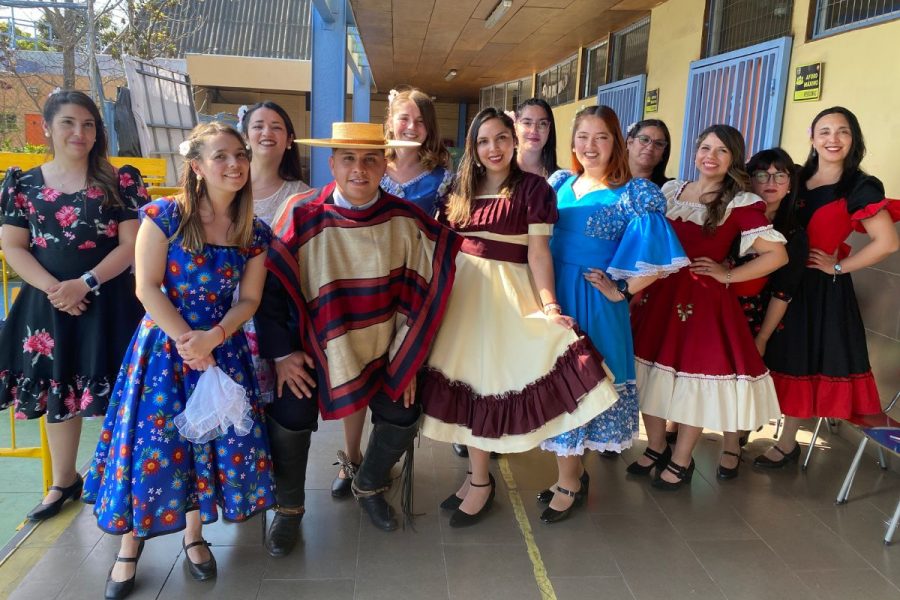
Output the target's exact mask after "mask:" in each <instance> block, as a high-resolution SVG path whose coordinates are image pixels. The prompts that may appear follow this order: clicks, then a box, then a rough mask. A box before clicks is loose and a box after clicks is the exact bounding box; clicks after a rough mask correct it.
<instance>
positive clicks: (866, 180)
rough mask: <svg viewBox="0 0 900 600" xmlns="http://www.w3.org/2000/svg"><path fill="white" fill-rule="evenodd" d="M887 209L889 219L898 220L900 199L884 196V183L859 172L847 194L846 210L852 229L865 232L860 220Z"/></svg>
mask: <svg viewBox="0 0 900 600" xmlns="http://www.w3.org/2000/svg"><path fill="white" fill-rule="evenodd" d="M882 210H887V211H888V214H889V215H890V217H891V220H892V221H894V222H895V223H896V222H897V221H900V200H892V199H890V198H885V197H884V184H882V183H881V181H880V180H879V179H878V178H877V177H872V176H871V175H864V174H862V173H860V175H859V177H858V178H857V180H856V182H855V183H854V185H853V189H852V190H851V191H850V193H849V194H848V195H847V212H849V213H850V222H851V224H852V225H853V229H855V230H856V231H859V232H861V233H865V231H866V228H865V227H864V226H863V224H862V221H864V220H865V219H869V218H871V217H874V216H875V215H876V214H877V213H878V212H880V211H882Z"/></svg>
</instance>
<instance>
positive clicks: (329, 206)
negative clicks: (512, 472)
mask: <svg viewBox="0 0 900 600" xmlns="http://www.w3.org/2000/svg"><path fill="white" fill-rule="evenodd" d="M297 141H298V142H299V143H302V144H308V145H310V146H323V147H328V148H331V149H332V154H331V157H330V159H329V165H330V167H331V172H332V174H333V175H334V182H333V183H330V184H328V185H327V186H325V187H324V188H322V191H321V193H320V194H319V196H318V197H317V198H316V199H314V200H309V199H308V198H309V197H308V195H307V196H296V197H294V198H292V199H289V200H288V206H287V207H286V208H285V209H284V210H283V211H281V216H280V217H279V218H277V220H276V223H275V225H274V227H273V229H274V230H275V233H276V235H277V236H278V238H279V239H278V240H274V241H273V243H272V246H271V248H270V250H269V257H268V260H267V261H266V266H267V267H268V269H269V275H268V278H267V281H266V288H265V292H264V294H263V299H262V303H261V304H260V308H259V310H258V312H257V314H256V317H255V321H256V326H257V332H258V336H259V347H260V355H261V356H263V357H264V358H273V359H275V360H276V372H277V380H278V384H277V389H276V400H275V401H274V402H273V403H272V404H271V405H270V406H269V408H268V423H269V436H270V440H271V450H272V461H273V466H274V472H275V488H276V492H275V493H276V498H277V501H278V505H279V506H278V509H277V511H276V515H275V518H274V520H273V523H272V526H271V528H270V530H269V534H268V536H267V539H266V548H267V549H268V551H269V553H270V554H272V555H273V556H284V555H286V554H288V553H289V552H290V551H291V550H292V549H293V547H294V545H295V544H296V542H297V538H298V534H299V524H300V519H301V517H302V514H303V501H304V492H303V487H304V483H305V477H306V461H307V455H308V452H309V442H310V435H311V433H312V431H314V430H315V429H316V427H317V418H318V415H317V413H318V412H319V411H321V413H322V416H323V418H325V419H340V418H342V417H345V416H347V415H350V414H353V413H354V412H356V411H357V410H359V409H361V408H364V407H366V406H368V407H369V408H370V409H371V410H372V422H373V429H372V433H371V435H370V437H369V444H368V448H367V449H366V451H365V453H364V455H363V460H362V463H361V464H360V466H359V468H358V469H357V471H356V473H355V474H354V477H353V492H354V494H355V495H356V497H357V499H358V501H359V504H360V505H361V506H362V507H363V508H364V509H365V511H366V513H368V515H369V518H370V519H371V521H372V523H373V524H374V525H375V526H376V527H378V528H379V529H382V530H385V531H391V530H393V529H396V528H397V519H396V518H395V516H394V511H393V509H392V508H391V506H390V505H389V504H388V503H387V501H386V500H385V498H384V492H385V491H387V490H388V489H389V488H390V483H391V476H390V473H391V468H392V467H393V466H394V465H395V464H396V463H397V461H398V460H400V457H401V456H402V455H403V453H404V452H407V451H408V453H407V460H406V463H405V465H404V469H403V470H404V475H405V476H404V477H403V479H404V483H405V484H406V485H404V494H403V503H402V504H403V509H404V513H405V514H406V515H407V516H409V515H410V514H411V513H410V510H411V506H410V505H409V502H410V501H411V480H410V477H411V474H412V473H411V470H412V461H411V454H412V441H413V439H414V438H415V435H416V433H417V431H418V418H419V408H418V406H417V405H416V404H415V403H414V402H415V389H416V386H415V382H416V372H417V371H418V369H419V367H420V366H421V365H422V364H423V362H424V360H425V357H426V355H427V353H428V350H429V347H430V345H431V342H432V340H433V339H434V335H435V333H436V332H437V328H438V326H439V324H440V321H441V319H442V318H443V314H444V309H445V306H446V303H447V298H448V296H449V292H450V287H451V285H452V283H453V277H454V275H455V263H454V261H455V256H456V253H457V252H458V250H459V246H460V244H461V238H460V237H459V236H457V235H456V234H454V233H453V232H451V231H450V230H449V229H447V228H445V227H442V226H441V225H439V224H438V223H437V222H436V221H435V220H434V219H432V218H431V217H429V216H427V215H426V214H425V213H424V212H422V211H421V210H420V209H419V208H417V207H416V206H414V205H412V204H411V203H409V202H406V201H404V200H401V199H399V198H396V197H394V196H392V195H390V194H388V193H387V192H385V191H384V190H381V189H380V188H379V184H380V182H381V178H382V176H383V175H384V171H385V167H386V160H385V156H384V150H385V149H386V148H389V147H396V146H418V142H404V141H399V140H390V141H385V139H384V132H383V130H382V126H381V125H378V124H369V123H334V124H333V125H332V137H331V139H323V140H317V139H305V140H297ZM346 463H347V464H346V465H345V468H348V469H349V468H351V467H350V463H349V460H347V461H346Z"/></svg>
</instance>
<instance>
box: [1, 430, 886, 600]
mask: <svg viewBox="0 0 900 600" xmlns="http://www.w3.org/2000/svg"><path fill="white" fill-rule="evenodd" d="M768 436H771V429H769V430H766V431H763V432H762V433H759V434H755V435H754V437H753V441H751V443H750V445H749V446H748V448H747V450H748V455H750V456H753V455H756V454H757V453H759V451H761V450H762V449H763V448H765V447H766V446H767V445H768V441H767V437H768ZM806 439H808V435H807V437H806ZM341 442H342V435H341V434H340V430H339V429H338V425H337V424H333V423H329V424H325V425H323V427H322V431H320V432H319V433H318V434H317V435H316V436H314V442H313V453H312V456H311V460H310V468H309V479H308V489H309V491H308V496H307V505H306V508H307V513H306V517H305V518H304V520H303V528H302V530H303V547H302V549H300V550H299V551H297V552H295V553H294V554H293V555H292V556H290V557H288V558H285V559H280V560H275V559H271V558H269V557H268V556H267V555H266V554H265V552H264V551H263V549H262V547H261V545H260V536H261V531H260V520H259V519H256V520H253V521H251V522H248V523H245V524H242V525H225V524H221V523H217V524H215V525H212V526H210V527H208V528H207V530H206V534H207V537H208V539H209V540H210V541H211V542H212V543H213V551H214V553H215V555H216V558H217V560H218V564H219V576H218V578H217V579H216V580H215V581H213V582H208V583H197V582H195V581H193V580H191V579H190V577H189V576H188V573H187V570H186V568H185V566H184V564H183V556H182V554H181V553H180V543H181V540H180V536H169V537H167V538H160V539H154V540H152V541H150V542H148V544H147V547H146V549H145V551H144V555H143V557H142V558H141V561H140V564H139V566H138V587H137V589H136V590H135V593H134V595H133V596H132V597H133V598H135V599H141V598H159V599H169V598H216V599H217V600H227V599H230V598H235V599H238V598H240V599H242V600H244V599H252V598H260V599H270V598H271V599H276V598H278V599H281V598H314V599H322V600H326V599H335V600H337V599H347V600H352V599H356V600H362V599H366V600H374V599H385V600H387V599H390V600H396V599H404V600H405V599H417V598H422V599H429V600H431V599H441V598H445V599H448V600H450V599H453V600H457V599H459V600H463V599H497V600H500V599H516V600H519V599H522V600H526V599H531V598H535V599H538V598H542V597H543V598H544V599H549V598H558V599H560V600H563V599H567V598H572V599H576V598H577V599H584V598H602V599H608V600H617V599H620V598H621V599H645V598H646V599H648V600H662V599H666V598H673V599H682V598H691V599H704V598H728V599H735V600H737V599H744V598H747V599H751V598H752V599H758V598H766V599H767V600H770V599H778V598H786V599H787V598H790V599H807V598H823V599H832V598H834V599H840V600H855V599H860V600H862V599H865V600H878V599H882V598H884V599H891V600H897V599H898V598H900V544H897V545H895V546H890V547H886V546H884V545H883V543H882V541H881V538H882V536H883V534H884V522H885V521H886V519H887V518H888V517H889V515H890V513H891V512H892V511H893V509H894V506H895V505H896V502H897V499H898V495H900V477H898V476H897V475H896V474H895V473H893V472H889V471H887V472H886V471H881V470H880V469H879V468H878V466H877V464H875V462H874V461H872V460H870V459H866V460H864V464H863V466H862V467H861V469H860V472H859V474H858V476H857V478H856V482H855V484H854V489H853V493H852V495H851V500H850V502H849V503H848V504H846V505H843V506H835V505H834V504H833V500H834V496H835V494H836V492H837V489H838V487H839V485H840V482H841V480H842V478H843V476H844V473H845V471H846V468H847V466H848V465H849V462H850V459H851V457H852V454H853V449H852V448H851V447H850V446H849V445H848V444H847V442H845V441H843V440H842V439H840V438H837V437H829V436H827V435H826V436H825V439H824V440H823V441H822V442H821V444H820V447H819V448H818V449H817V450H816V452H815V454H814V457H813V463H812V465H811V467H810V469H809V471H808V472H806V473H802V472H801V471H800V470H799V468H797V467H796V466H795V467H792V468H789V469H787V470H785V471H783V472H760V471H755V470H754V469H752V468H750V466H749V460H747V461H745V462H744V465H743V468H742V470H741V474H740V477H739V478H738V479H737V480H734V481H729V482H719V481H717V480H716V478H715V465H716V460H717V457H718V452H719V437H718V436H717V435H713V434H707V435H705V436H704V437H703V438H702V440H701V442H700V444H699V446H698V449H697V451H696V453H695V457H696V459H697V473H696V475H695V476H694V481H693V483H692V484H691V485H690V486H689V487H688V488H686V489H683V490H681V491H679V492H677V493H664V492H657V491H655V490H652V489H651V488H650V487H649V486H648V484H647V480H646V479H640V478H638V479H633V478H630V477H628V476H626V474H625V465H626V464H627V463H628V462H630V461H631V460H633V459H634V458H636V456H637V455H638V454H639V452H640V451H642V449H643V447H644V442H638V443H637V445H636V447H635V449H633V450H631V451H629V452H627V453H626V454H625V455H624V456H623V457H621V458H618V459H615V460H610V459H604V458H601V457H599V456H597V455H596V454H591V455H590V456H589V457H588V459H587V467H588V470H589V471H590V474H591V477H592V484H591V492H590V499H589V503H588V505H587V507H586V508H585V509H582V510H580V511H578V512H577V513H575V514H574V516H573V517H572V518H571V519H569V520H568V521H566V522H563V523H559V524H557V525H554V526H548V525H544V524H543V523H541V522H540V521H539V520H538V514H539V511H540V507H539V506H537V505H536V503H535V501H534V494H535V492H536V491H537V490H539V489H541V488H542V487H544V486H546V485H547V484H549V483H551V482H552V481H553V479H554V460H553V457H552V456H549V455H546V454H543V453H541V452H537V451H534V452H530V453H527V454H523V455H515V456H509V457H508V461H509V466H510V470H511V473H512V476H513V479H514V486H515V489H514V490H513V491H512V494H513V496H512V497H513V498H514V497H515V494H516V493H518V494H519V495H520V497H521V498H522V500H523V502H524V507H525V513H526V516H527V522H528V525H529V526H530V529H531V530H532V531H533V540H534V546H535V547H536V548H537V550H538V552H537V554H539V557H538V556H537V554H535V553H532V556H529V552H528V545H527V544H526V538H525V537H524V536H523V529H522V527H521V524H520V523H519V522H518V521H517V520H516V518H515V512H514V510H513V506H512V504H511V495H510V494H511V491H510V488H509V487H508V486H507V485H506V483H505V481H504V478H503V477H502V474H501V468H500V466H501V465H500V464H496V465H495V466H494V476H495V477H496V478H497V481H498V489H497V500H496V503H495V507H494V509H493V510H492V511H491V513H490V515H489V517H488V518H487V519H486V520H485V521H484V522H482V523H481V524H479V525H478V526H476V527H473V528H470V529H466V530H453V529H450V528H449V527H448V526H447V515H445V514H441V512H440V511H439V510H438V509H437V504H438V502H439V501H440V500H441V499H442V498H443V497H444V496H446V495H447V494H449V493H451V492H452V491H453V490H454V489H455V485H456V484H457V483H458V481H459V479H460V478H461V476H462V474H463V472H464V467H465V463H464V462H463V461H462V460H461V459H458V458H456V457H455V456H453V455H452V453H451V452H450V449H449V448H448V447H447V446H445V445H440V444H431V443H429V442H427V441H423V443H422V445H421V447H420V448H419V449H418V451H417V453H416V507H417V509H418V510H420V511H423V512H424V513H425V514H423V515H422V516H421V517H419V518H418V519H417V522H416V530H415V531H411V530H406V531H398V532H394V533H383V532H381V531H377V530H375V529H374V528H373V527H372V526H371V525H370V524H369V522H368V520H367V519H366V518H364V517H363V516H362V515H361V514H360V512H359V510H358V508H357V507H356V506H355V504H354V503H353V501H352V500H351V501H333V500H332V499H331V497H330V495H329V492H328V487H329V484H330V481H331V478H332V476H333V475H334V467H332V465H331V463H332V456H333V453H334V450H335V449H336V448H337V447H338V446H339V444H341ZM395 502H396V499H395ZM70 510H80V513H79V514H78V515H77V516H76V517H75V519H74V521H73V522H72V524H71V526H70V527H68V529H67V530H66V531H64V532H63V533H62V534H61V535H60V536H59V538H58V539H56V541H55V542H54V543H53V544H52V545H51V546H49V547H41V546H40V545H39V541H38V540H39V536H34V537H35V538H36V539H35V540H29V541H27V542H26V543H25V544H24V545H23V547H22V548H20V549H19V551H18V552H24V553H35V554H40V553H43V556H42V558H40V559H39V561H38V562H37V564H36V566H35V567H34V568H33V569H32V570H31V571H30V572H29V573H28V574H27V575H26V576H25V578H24V580H23V581H22V582H21V584H20V585H19V586H18V588H17V589H15V590H14V591H13V592H12V593H11V595H10V598H15V599H25V600H34V599H36V598H40V599H42V600H44V599H50V598H66V599H79V600H80V599H82V598H87V599H90V598H101V597H102V593H103V585H104V580H105V577H106V573H107V571H108V569H109V566H110V564H111V561H112V559H113V556H114V555H115V551H116V548H117V545H118V544H117V539H116V538H114V537H112V536H108V535H104V534H103V533H101V532H100V530H99V529H97V527H96V525H95V523H94V521H93V519H92V515H91V512H90V509H89V508H87V507H82V508H78V507H74V506H73V507H72V508H71V509H70ZM526 529H527V528H526ZM898 537H900V536H898ZM898 541H900V540H898ZM535 563H537V565H538V567H539V568H538V569H537V570H538V571H540V569H541V568H542V569H545V571H546V574H547V576H548V579H547V581H545V582H544V595H543V596H542V593H541V589H540V588H539V585H538V580H539V579H540V577H538V578H537V579H536V576H535V572H536V568H535Z"/></svg>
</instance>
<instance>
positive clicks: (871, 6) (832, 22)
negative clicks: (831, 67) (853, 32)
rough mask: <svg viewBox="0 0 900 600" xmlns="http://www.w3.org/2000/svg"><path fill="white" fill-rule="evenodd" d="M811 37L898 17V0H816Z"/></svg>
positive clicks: (899, 8) (899, 12) (899, 0)
mask: <svg viewBox="0 0 900 600" xmlns="http://www.w3.org/2000/svg"><path fill="white" fill-rule="evenodd" d="M815 6H816V15H815V21H814V24H813V37H822V36H824V35H829V34H832V33H840V32H841V31H849V30H850V29H856V28H857V27H863V26H865V25H872V24H874V23H880V22H882V21H890V20H892V19H896V18H898V17H900V0H816V2H815Z"/></svg>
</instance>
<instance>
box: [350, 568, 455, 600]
mask: <svg viewBox="0 0 900 600" xmlns="http://www.w3.org/2000/svg"><path fill="white" fill-rule="evenodd" d="M401 598H402V599H403V600H449V598H450V591H449V588H448V586H447V577H446V575H444V574H443V573H442V574H441V575H440V576H433V575H426V576H424V577H422V576H420V575H419V574H418V573H415V572H414V571H410V572H407V573H406V574H400V575H390V576H384V577H374V578H368V577H360V578H359V579H357V580H356V596H355V600H398V599H401Z"/></svg>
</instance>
